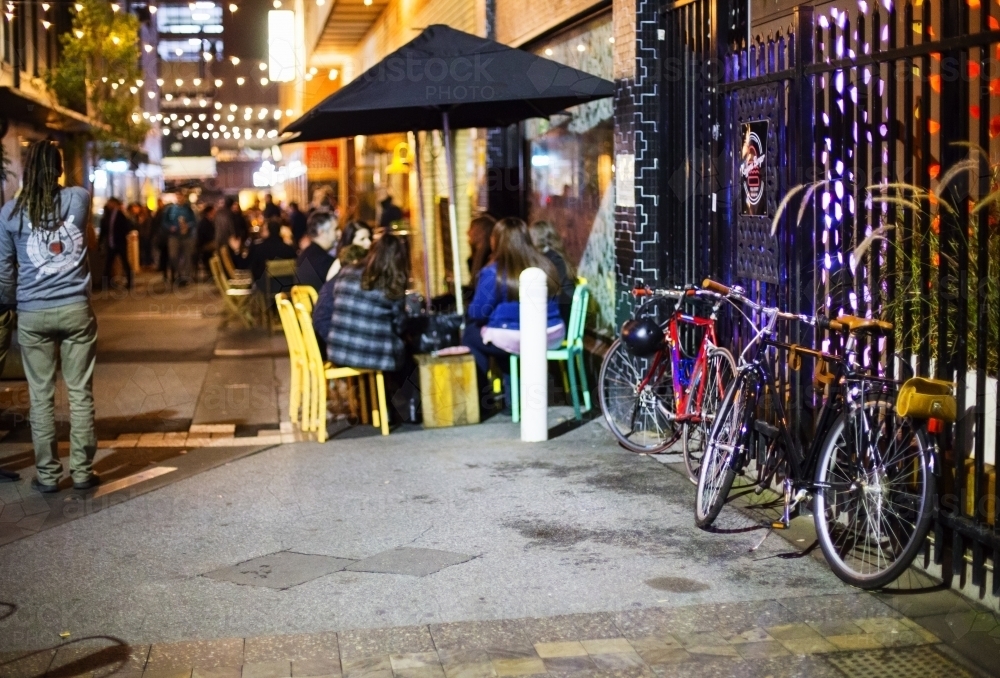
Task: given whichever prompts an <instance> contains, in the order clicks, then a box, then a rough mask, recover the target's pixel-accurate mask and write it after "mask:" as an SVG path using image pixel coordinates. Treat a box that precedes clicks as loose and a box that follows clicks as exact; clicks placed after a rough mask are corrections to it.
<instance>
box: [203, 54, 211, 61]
mask: <svg viewBox="0 0 1000 678" xmlns="http://www.w3.org/2000/svg"><path fill="white" fill-rule="evenodd" d="M201 56H202V58H204V59H205V61H211V60H212V53H211V52H202V53H201Z"/></svg>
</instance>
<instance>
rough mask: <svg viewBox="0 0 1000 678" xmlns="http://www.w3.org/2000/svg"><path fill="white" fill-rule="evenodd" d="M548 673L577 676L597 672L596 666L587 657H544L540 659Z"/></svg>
mask: <svg viewBox="0 0 1000 678" xmlns="http://www.w3.org/2000/svg"><path fill="white" fill-rule="evenodd" d="M542 663H543V664H545V670H546V671H547V672H548V673H551V674H556V675H565V676H579V675H581V674H584V673H588V672H593V671H596V670H597V664H595V663H594V660H592V659H591V658H590V657H588V656H587V655H583V656H582V657H581V656H565V657H545V658H543V659H542Z"/></svg>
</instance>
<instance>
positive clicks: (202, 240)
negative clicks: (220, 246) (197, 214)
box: [198, 203, 215, 279]
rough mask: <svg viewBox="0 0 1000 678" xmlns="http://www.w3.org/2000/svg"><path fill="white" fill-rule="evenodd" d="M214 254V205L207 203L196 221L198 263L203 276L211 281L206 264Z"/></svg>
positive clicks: (209, 271)
mask: <svg viewBox="0 0 1000 678" xmlns="http://www.w3.org/2000/svg"><path fill="white" fill-rule="evenodd" d="M213 254H215V205H213V204H211V203H209V204H208V205H205V209H203V210H202V211H201V219H199V220H198V261H199V262H200V263H201V265H202V266H204V267H205V275H206V276H207V277H208V279H211V277H212V274H211V270H210V269H209V264H208V262H209V261H210V260H211V258H212V255H213Z"/></svg>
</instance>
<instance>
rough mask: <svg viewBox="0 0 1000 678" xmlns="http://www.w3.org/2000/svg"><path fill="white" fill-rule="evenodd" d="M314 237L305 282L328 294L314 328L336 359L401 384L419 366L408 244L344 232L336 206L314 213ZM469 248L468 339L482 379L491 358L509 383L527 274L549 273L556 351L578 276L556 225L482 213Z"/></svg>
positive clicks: (301, 270)
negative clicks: (408, 340)
mask: <svg viewBox="0 0 1000 678" xmlns="http://www.w3.org/2000/svg"><path fill="white" fill-rule="evenodd" d="M307 241H308V244H306V246H304V247H303V249H302V251H301V253H300V254H299V257H298V260H297V265H296V283H297V284H304V285H311V286H313V287H314V288H316V289H317V290H318V292H319V297H318V300H317V303H316V304H315V306H314V308H313V328H314V329H315V331H316V336H317V340H318V341H319V343H320V346H321V347H323V348H324V350H325V353H326V357H327V358H329V359H330V361H331V362H333V363H334V364H336V365H339V366H344V367H355V368H365V369H373V370H381V371H383V372H384V373H386V376H387V378H388V379H389V381H390V383H392V382H395V383H397V384H400V383H401V382H402V380H403V379H405V377H406V376H407V374H408V373H409V371H410V367H411V363H410V356H409V355H408V354H407V347H406V345H405V342H404V339H403V335H404V332H403V327H404V324H405V321H406V309H405V296H406V286H407V282H408V280H409V270H410V266H409V255H408V251H407V247H406V243H405V241H403V240H402V239H401V238H399V237H397V236H395V235H393V233H392V232H391V230H386V229H379V230H378V232H376V231H375V230H374V229H373V228H372V227H371V226H369V225H368V224H367V223H365V222H361V221H354V222H351V223H349V224H347V225H346V226H345V227H344V228H342V229H341V228H339V226H338V224H337V221H336V219H335V218H334V216H333V215H332V214H330V213H327V212H316V213H313V214H312V215H311V216H310V218H309V223H308V234H307ZM469 245H470V249H471V253H472V254H471V257H470V258H469V261H468V264H469V269H470V274H471V285H470V288H469V289H468V290H467V291H466V294H467V295H468V296H470V297H471V301H470V303H469V304H468V311H467V315H466V318H465V322H466V328H465V333H464V335H463V337H462V343H463V344H464V345H465V346H467V347H468V348H469V351H470V352H471V353H472V355H473V357H474V358H475V361H476V368H477V372H478V373H479V383H480V384H481V385H484V386H485V385H487V383H488V382H487V379H486V373H487V372H488V370H489V368H490V360H491V359H493V360H494V363H495V365H496V368H497V369H499V371H500V373H501V374H502V375H503V380H504V382H505V383H507V384H509V374H508V372H509V365H510V360H509V359H510V356H511V354H514V353H519V352H520V325H519V322H520V302H519V289H518V279H519V276H520V275H521V273H522V272H523V271H524V270H525V269H527V268H531V267H535V268H540V269H542V270H543V271H544V272H545V273H546V274H547V278H548V291H549V301H548V308H547V318H548V320H547V324H548V345H549V347H550V348H554V347H557V346H559V345H560V344H561V342H562V341H563V339H564V338H565V334H566V326H567V325H568V321H569V312H570V306H571V304H572V298H573V291H574V289H575V286H576V273H575V271H574V269H573V266H572V264H570V262H569V261H568V259H567V257H566V254H565V252H564V250H563V247H562V241H561V239H560V238H559V235H558V233H557V232H556V230H555V228H554V227H553V226H552V225H551V224H550V223H547V222H536V223H534V224H532V226H530V227H529V226H528V225H527V224H526V223H525V222H524V221H523V220H521V219H518V218H515V217H509V218H506V219H501V220H500V221H496V220H495V219H493V218H492V217H490V216H488V215H483V216H479V217H477V218H476V219H474V220H473V221H472V223H471V224H470V228H469ZM508 388H509V386H508Z"/></svg>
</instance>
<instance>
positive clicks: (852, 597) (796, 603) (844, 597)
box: [778, 591, 901, 622]
mask: <svg viewBox="0 0 1000 678" xmlns="http://www.w3.org/2000/svg"><path fill="white" fill-rule="evenodd" d="M778 602H779V603H780V604H781V605H782V607H785V608H786V609H788V611H789V613H790V614H791V615H793V616H794V619H790V620H789V621H803V622H826V621H850V620H855V619H869V618H873V617H899V616H901V615H900V613H899V612H897V611H896V610H894V609H892V608H891V607H889V606H888V605H886V604H885V603H883V602H882V601H880V600H879V599H878V598H875V597H874V596H872V595H869V594H867V593H863V592H860V591H859V592H858V593H841V594H833V595H828V596H806V597H804V598H791V599H780V600H778Z"/></svg>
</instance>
